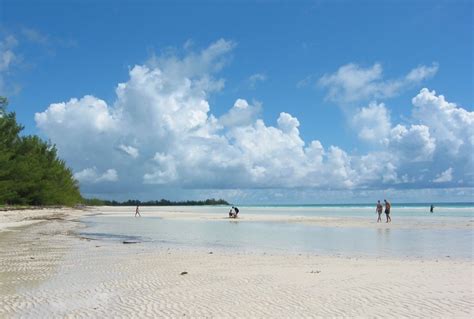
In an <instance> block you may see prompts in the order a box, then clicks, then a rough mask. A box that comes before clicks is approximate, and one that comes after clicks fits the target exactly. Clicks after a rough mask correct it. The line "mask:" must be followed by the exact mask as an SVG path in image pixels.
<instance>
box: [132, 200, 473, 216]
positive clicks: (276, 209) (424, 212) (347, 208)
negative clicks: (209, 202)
mask: <svg viewBox="0 0 474 319" xmlns="http://www.w3.org/2000/svg"><path fill="white" fill-rule="evenodd" d="M140 209H141V211H143V212H147V211H176V212H191V213H192V212H196V213H214V214H224V215H225V214H226V213H227V212H228V211H229V209H230V207H228V206H174V207H173V206H171V207H170V206H167V207H163V206H152V207H145V206H143V207H141V208H140ZM239 209H240V211H241V212H242V213H243V214H246V215H247V214H248V215H253V214H259V215H262V214H263V215H265V214H270V215H295V216H315V217H321V216H331V217H345V216H347V217H367V216H369V217H372V216H373V215H374V213H375V204H374V205H372V206H370V205H366V204H357V205H306V206H239ZM391 214H392V215H393V216H401V217H430V218H431V217H473V218H474V204H472V203H467V204H466V203H456V204H444V203H443V204H435V207H434V212H433V213H430V204H393V207H392V211H391Z"/></svg>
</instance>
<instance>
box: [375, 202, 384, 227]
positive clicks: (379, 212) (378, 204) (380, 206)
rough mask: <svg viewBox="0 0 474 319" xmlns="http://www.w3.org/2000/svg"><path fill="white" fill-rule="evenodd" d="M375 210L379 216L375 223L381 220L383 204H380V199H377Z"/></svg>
mask: <svg viewBox="0 0 474 319" xmlns="http://www.w3.org/2000/svg"><path fill="white" fill-rule="evenodd" d="M375 211H376V212H377V214H379V218H378V219H377V223H379V222H381V221H382V217H381V216H382V211H383V206H382V204H380V201H379V200H378V201H377V208H376V209H375Z"/></svg>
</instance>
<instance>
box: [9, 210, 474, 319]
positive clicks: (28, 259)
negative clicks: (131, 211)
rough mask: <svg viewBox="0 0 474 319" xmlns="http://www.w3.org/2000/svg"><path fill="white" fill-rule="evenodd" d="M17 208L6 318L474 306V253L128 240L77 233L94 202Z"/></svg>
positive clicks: (393, 311)
mask: <svg viewBox="0 0 474 319" xmlns="http://www.w3.org/2000/svg"><path fill="white" fill-rule="evenodd" d="M100 210H101V211H107V209H102V208H100ZM13 213H14V212H0V215H2V214H3V216H2V217H0V223H1V222H5V223H6V222H8V223H10V224H9V227H11V225H12V224H11V223H15V222H19V223H20V224H18V225H19V226H20V225H21V226H20V227H18V228H8V229H7V228H3V230H4V231H2V232H0V317H2V318H3V317H7V318H10V317H87V318H104V317H187V316H190V317H318V316H319V317H334V316H349V317H354V316H364V317H465V318H470V317H473V315H474V302H473V300H474V298H473V297H474V292H473V269H474V268H473V263H472V259H471V260H470V261H469V260H456V259H452V258H439V259H429V260H428V259H426V260H423V259H417V260H411V259H407V258H369V257H364V258H348V257H344V256H317V255H311V254H310V255H305V254H301V255H298V254H292V255H289V254H281V255H269V254H265V253H245V254H244V253H236V252H233V251H232V250H231V249H227V250H224V251H221V250H219V251H213V252H212V253H211V252H210V251H208V250H203V249H199V250H190V249H170V248H160V247H153V246H149V245H148V246H147V245H143V244H131V245H124V244H122V243H117V242H105V241H97V240H88V239H85V238H81V237H79V236H77V235H76V234H77V233H78V231H80V229H82V227H84V226H83V225H82V224H81V223H79V222H78V220H77V219H78V218H79V217H80V216H83V215H86V214H91V213H94V212H93V211H75V210H59V211H58V210H52V211H47V210H46V211H45V210H43V211H41V212H34V211H33V212H30V213H27V212H23V213H22V214H23V215H22V216H21V218H20V217H12V216H11V215H10V217H8V216H7V217H5V214H13ZM41 214H42V215H41ZM35 217H41V218H39V219H38V220H40V221H38V222H36V223H35V224H32V225H28V226H25V225H22V224H21V222H22V221H25V220H24V219H25V218H26V220H31V219H28V218H35ZM161 217H163V216H161ZM374 227H378V226H374ZM438 227H444V226H438ZM6 229H7V231H5V230H6ZM12 229H13V230H12ZM183 272H186V274H182V273H183Z"/></svg>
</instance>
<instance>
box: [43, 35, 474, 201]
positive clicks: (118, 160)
mask: <svg viewBox="0 0 474 319" xmlns="http://www.w3.org/2000/svg"><path fill="white" fill-rule="evenodd" d="M234 46H235V44H234V43H233V42H230V41H226V40H219V41H217V42H215V43H213V44H211V45H210V46H209V47H208V48H205V49H203V50H201V51H199V52H191V51H189V50H190V48H188V50H186V52H187V53H186V54H185V56H183V57H179V56H178V55H169V54H167V55H164V56H157V57H153V58H152V59H151V60H150V61H149V62H148V63H146V64H144V65H136V66H134V67H132V68H131V69H130V71H129V79H128V80H127V81H126V82H123V83H120V84H118V86H117V89H116V95H117V97H116V99H115V101H114V102H113V103H112V104H107V103H106V102H105V101H103V100H101V99H99V98H97V97H93V96H89V95H86V96H84V97H82V98H78V99H77V98H73V99H70V100H69V101H67V102H59V103H53V104H51V105H49V106H48V107H47V109H46V110H45V111H44V112H40V113H37V114H36V116H35V120H36V123H37V125H38V127H39V129H40V130H41V131H42V132H43V133H44V134H45V135H46V136H47V137H48V138H50V139H51V140H52V142H53V143H55V144H56V145H57V147H58V151H59V153H60V156H61V157H63V158H64V159H65V160H66V161H67V163H68V164H69V165H71V167H72V168H73V170H74V171H75V172H77V173H76V174H75V176H76V178H77V179H78V180H79V181H80V182H81V187H82V188H83V190H85V191H86V193H87V190H92V189H94V190H97V187H95V188H94V187H93V184H94V185H97V184H99V183H100V182H105V181H114V182H115V183H113V185H114V186H113V187H114V188H113V191H115V192H121V193H125V192H127V191H130V190H135V191H136V192H140V193H147V194H153V193H156V192H160V190H163V189H165V188H167V187H173V188H180V189H221V190H222V189H238V188H240V189H264V188H271V189H274V188H286V189H289V188H317V189H358V188H374V187H380V186H385V187H397V185H404V184H412V185H415V186H416V185H421V184H423V183H424V184H426V183H431V182H432V181H433V180H434V179H436V178H437V177H436V174H438V173H439V172H440V171H441V169H440V166H441V165H442V166H443V167H444V168H443V169H445V168H446V167H453V168H455V169H453V182H454V181H455V180H456V181H457V180H459V179H460V178H456V176H455V175H456V174H464V171H463V170H459V172H458V167H459V166H460V165H467V164H466V159H465V158H464V159H463V157H462V156H465V154H464V153H463V152H465V151H466V150H467V149H466V148H465V145H466V144H469V143H471V141H470V140H469V139H468V136H467V133H465V132H461V130H454V131H453V132H454V133H453V134H454V135H453V138H452V139H451V140H456V139H457V140H460V141H461V142H462V143H461V144H460V146H459V150H458V152H457V153H456V154H454V153H453V155H452V157H450V158H446V159H443V160H440V159H439V156H440V154H439V153H438V150H439V147H438V144H437V143H438V141H440V143H444V142H443V140H442V139H439V137H438V135H439V134H441V133H439V132H441V131H442V129H441V128H443V127H447V126H448V124H449V123H450V122H451V121H452V120H453V119H451V120H447V119H446V118H447V117H448V118H450V117H452V118H454V119H455V120H456V121H459V123H464V122H463V121H466V120H465V119H464V118H465V117H466V114H465V112H466V111H465V110H463V109H461V108H459V107H457V106H450V107H449V109H451V111H450V112H446V107H442V108H441V107H440V105H444V104H443V103H444V102H443V103H441V102H440V101H439V99H440V96H436V95H435V94H434V92H431V93H430V94H427V93H426V91H424V90H422V91H421V92H420V94H421V95H420V96H419V97H418V98H417V99H416V100H414V102H413V104H414V105H415V107H414V109H415V110H414V113H413V114H414V115H413V118H412V119H411V121H412V123H410V124H403V125H402V124H397V125H394V126H392V124H391V119H390V111H389V109H388V107H387V106H386V105H385V104H376V103H372V104H369V106H367V107H365V108H361V109H359V110H358V112H357V113H356V115H355V118H354V123H355V124H357V125H355V126H356V127H360V132H358V134H359V136H360V137H361V139H362V140H363V141H368V142H371V143H373V142H375V143H374V145H376V149H374V150H372V151H370V152H367V153H365V154H351V153H349V152H347V151H345V150H343V149H342V148H340V147H338V146H335V145H332V146H331V145H330V146H326V147H325V146H323V144H322V143H321V142H320V141H319V140H310V141H304V140H303V138H302V136H301V134H300V125H302V124H301V123H300V120H299V119H297V118H296V117H295V116H293V115H291V114H290V113H288V112H281V113H280V114H279V116H278V118H277V119H276V124H275V125H269V124H267V123H265V121H263V119H261V116H260V113H261V108H262V105H261V104H260V103H258V102H252V103H249V102H248V101H247V100H245V99H243V98H239V99H237V100H236V101H235V103H234V104H233V106H232V107H230V108H229V111H228V112H227V113H225V114H224V115H222V116H220V117H215V116H214V115H213V114H212V110H211V105H210V103H209V97H210V95H211V94H213V93H214V92H216V91H219V90H222V89H223V88H224V85H225V82H224V80H223V79H221V78H219V77H218V72H219V71H220V70H221V69H222V67H223V66H224V65H225V63H227V61H228V55H229V54H230V52H231V51H232V49H233V47H234ZM377 69H378V67H375V69H374V70H372V69H370V70H365V71H364V70H362V71H364V72H365V75H364V77H366V78H367V79H368V80H367V81H366V82H367V83H368V84H369V85H370V83H372V82H374V81H375V82H377V79H378V78H379V77H380V75H377V74H378V73H379V72H381V70H377ZM364 72H362V73H364ZM420 72H422V71H420ZM423 72H424V71H423ZM412 77H415V78H419V76H416V75H412ZM371 79H372V80H371ZM428 92H429V91H428ZM432 95H433V96H434V97H433V96H432ZM433 99H434V100H436V101H437V102H434V105H433V102H429V101H431V100H433ZM430 103H431V104H430ZM446 103H447V102H446ZM436 107H437V108H438V109H439V110H438V111H436V114H437V116H436V117H435V119H436V121H434V119H433V121H434V122H433V123H436V124H435V125H436V127H437V130H435V129H434V127H435V126H433V125H434V124H433V123H431V122H430V120H429V119H427V118H424V119H421V118H419V117H418V116H417V115H416V114H417V113H416V112H418V111H417V110H418V109H422V108H436ZM453 110H454V111H453ZM468 113H469V112H468ZM454 114H456V115H454ZM470 116H471V115H469V114H468V115H467V117H468V118H469V117H470ZM460 118H462V119H460ZM446 121H447V122H446ZM465 123H468V121H467V122H465ZM449 125H450V124H449ZM466 139H467V140H466ZM381 141H383V142H381ZM469 145H472V143H471V144H469ZM461 154H464V155H461ZM420 166H422V167H423V169H424V170H426V169H427V171H422V169H421V168H420ZM110 167H113V169H111V168H110ZM118 176H120V179H119V178H118ZM463 180H464V182H463V183H464V184H462V185H459V184H456V186H457V187H461V186H463V185H468V186H469V185H472V180H473V178H472V176H471V177H469V176H468V175H466V176H464V178H463ZM417 183H418V184H417ZM447 183H450V182H447ZM109 189H112V187H110V188H109Z"/></svg>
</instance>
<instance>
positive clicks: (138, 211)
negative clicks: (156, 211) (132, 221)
mask: <svg viewBox="0 0 474 319" xmlns="http://www.w3.org/2000/svg"><path fill="white" fill-rule="evenodd" d="M137 215H138V216H139V217H142V215H140V210H139V209H138V205H137V208H136V209H135V217H137Z"/></svg>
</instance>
